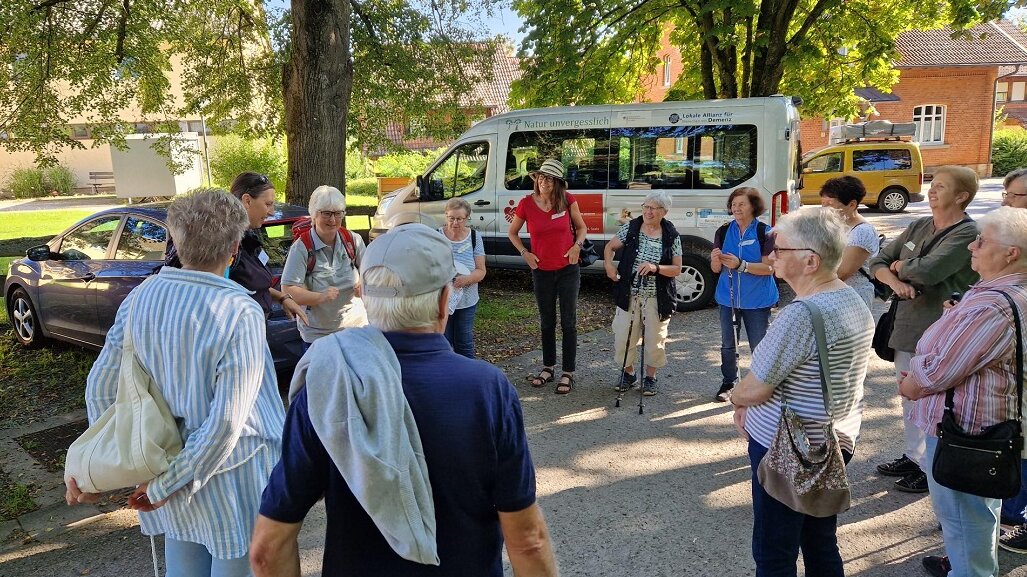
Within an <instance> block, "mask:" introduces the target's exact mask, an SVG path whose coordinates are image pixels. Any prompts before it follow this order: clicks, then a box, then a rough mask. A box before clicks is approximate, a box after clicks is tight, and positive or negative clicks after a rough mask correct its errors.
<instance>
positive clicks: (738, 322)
mask: <svg viewBox="0 0 1027 577" xmlns="http://www.w3.org/2000/svg"><path fill="white" fill-rule="evenodd" d="M739 261H741V257H739ZM739 266H741V265H739ZM727 271H728V272H727V289H728V300H730V301H731V325H732V326H733V327H734V330H733V331H732V332H731V338H732V340H733V342H734V349H735V380H734V382H733V383H732V384H731V387H732V388H734V386H735V385H737V384H738V361H739V360H740V359H741V355H739V354H738V342H739V341H741V340H742V318H741V317H740V316H738V306H737V305H738V304H740V301H741V300H742V295H741V292H742V273H740V272H738V271H737V270H735V271H733V272H732V270H731V269H730V268H729V269H727ZM736 284H737V286H738V289H737V290H736V289H735V285H736ZM736 295H737V301H736Z"/></svg>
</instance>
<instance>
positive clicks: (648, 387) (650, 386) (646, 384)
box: [642, 377, 656, 397]
mask: <svg viewBox="0 0 1027 577" xmlns="http://www.w3.org/2000/svg"><path fill="white" fill-rule="evenodd" d="M642 394H643V395H645V396H647V397H651V396H653V395H655V394H656V377H643V378H642Z"/></svg>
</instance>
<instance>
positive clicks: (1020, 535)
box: [998, 524, 1027, 553]
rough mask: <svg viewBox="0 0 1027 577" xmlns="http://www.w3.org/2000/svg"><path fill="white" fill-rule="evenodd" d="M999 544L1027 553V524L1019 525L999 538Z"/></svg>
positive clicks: (1016, 551)
mask: <svg viewBox="0 0 1027 577" xmlns="http://www.w3.org/2000/svg"><path fill="white" fill-rule="evenodd" d="M998 546H999V547H1002V548H1003V549H1005V550H1006V551H1012V552H1013V553H1027V524H1024V525H1017V526H1016V527H1013V529H1012V530H1010V531H1005V532H1004V533H1002V536H1001V537H999V538H998Z"/></svg>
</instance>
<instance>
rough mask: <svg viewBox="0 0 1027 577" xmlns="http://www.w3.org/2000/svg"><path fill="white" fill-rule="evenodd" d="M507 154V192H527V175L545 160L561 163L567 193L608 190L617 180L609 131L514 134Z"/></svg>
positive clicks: (559, 131)
mask: <svg viewBox="0 0 1027 577" xmlns="http://www.w3.org/2000/svg"><path fill="white" fill-rule="evenodd" d="M507 151H508V152H507V155H506V168H505V169H504V170H505V172H504V178H503V181H504V182H505V183H506V189H507V190H531V189H532V181H531V177H530V176H529V175H530V174H531V172H532V171H534V170H538V167H539V166H541V165H542V163H543V162H544V161H545V160H546V159H549V158H555V159H557V160H559V161H560V162H562V163H563V166H564V168H565V169H566V170H567V188H569V189H570V190H581V189H591V188H607V186H611V187H612V186H613V183H614V182H615V181H616V179H617V175H616V172H615V171H616V170H617V163H616V158H617V150H616V148H615V147H613V145H612V144H611V141H610V131H609V130H601V129H599V130H595V129H589V130H543V131H532V132H528V131H525V132H514V133H513V134H511V135H510V140H509V141H508V143H507ZM611 171H614V174H610V173H611Z"/></svg>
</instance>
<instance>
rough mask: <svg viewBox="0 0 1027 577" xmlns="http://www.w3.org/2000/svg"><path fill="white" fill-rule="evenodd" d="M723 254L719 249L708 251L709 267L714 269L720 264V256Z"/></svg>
mask: <svg viewBox="0 0 1027 577" xmlns="http://www.w3.org/2000/svg"><path fill="white" fill-rule="evenodd" d="M722 254H724V253H723V251H721V250H720V249H719V248H715V249H713V250H712V251H710V266H712V267H716V266H717V265H719V264H720V255H722Z"/></svg>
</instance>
